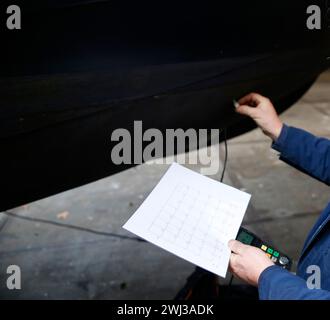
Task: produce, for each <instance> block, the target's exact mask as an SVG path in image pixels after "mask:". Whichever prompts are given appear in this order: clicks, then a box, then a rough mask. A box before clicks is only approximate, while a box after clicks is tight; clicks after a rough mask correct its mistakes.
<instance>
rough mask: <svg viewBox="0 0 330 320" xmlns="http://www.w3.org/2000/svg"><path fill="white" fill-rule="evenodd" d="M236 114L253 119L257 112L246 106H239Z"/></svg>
mask: <svg viewBox="0 0 330 320" xmlns="http://www.w3.org/2000/svg"><path fill="white" fill-rule="evenodd" d="M236 112H237V113H239V114H243V115H245V116H248V117H251V118H253V117H255V116H256V114H257V112H258V110H256V108H252V107H250V106H247V105H241V106H239V107H238V108H236Z"/></svg>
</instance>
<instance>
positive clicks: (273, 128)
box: [236, 93, 283, 141]
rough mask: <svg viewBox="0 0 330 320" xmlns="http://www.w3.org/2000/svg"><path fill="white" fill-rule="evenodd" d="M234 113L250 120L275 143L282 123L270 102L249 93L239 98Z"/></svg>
mask: <svg viewBox="0 0 330 320" xmlns="http://www.w3.org/2000/svg"><path fill="white" fill-rule="evenodd" d="M238 103H239V106H238V107H237V108H236V111H237V112H238V113H240V114H243V115H246V116H248V117H250V118H252V119H253V120H254V121H255V122H256V123H257V125H258V126H259V127H260V128H261V130H262V131H263V132H264V134H266V135H267V136H268V137H270V138H271V139H272V140H273V141H276V140H277V139H278V137H279V136H280V134H281V131H282V128H283V123H282V121H281V120H280V118H279V117H278V115H277V113H276V110H275V108H274V106H273V104H272V102H271V101H270V100H269V99H268V98H266V97H263V96H261V95H260V94H257V93H250V94H248V95H247V96H245V97H243V98H241V99H240V100H239V101H238Z"/></svg>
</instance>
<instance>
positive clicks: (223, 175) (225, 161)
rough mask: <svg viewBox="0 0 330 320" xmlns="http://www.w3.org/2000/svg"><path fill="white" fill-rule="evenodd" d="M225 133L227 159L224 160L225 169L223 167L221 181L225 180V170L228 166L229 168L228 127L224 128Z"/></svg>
mask: <svg viewBox="0 0 330 320" xmlns="http://www.w3.org/2000/svg"><path fill="white" fill-rule="evenodd" d="M223 135H224V142H225V160H224V163H223V169H222V174H221V178H220V182H223V179H224V177H225V172H226V168H227V161H228V143H227V128H224V129H223Z"/></svg>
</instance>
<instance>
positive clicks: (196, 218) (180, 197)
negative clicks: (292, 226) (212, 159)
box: [123, 163, 251, 277]
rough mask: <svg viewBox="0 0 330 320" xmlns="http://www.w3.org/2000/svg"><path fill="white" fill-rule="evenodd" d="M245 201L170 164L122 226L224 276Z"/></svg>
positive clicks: (232, 190) (246, 197)
mask: <svg viewBox="0 0 330 320" xmlns="http://www.w3.org/2000/svg"><path fill="white" fill-rule="evenodd" d="M250 198H251V196H250V195H249V194H247V193H245V192H242V191H240V190H237V189H235V188H232V187H229V186H227V185H225V184H223V183H220V182H218V181H215V180H213V179H210V178H208V177H205V176H203V175H200V174H198V173H196V172H194V171H191V170H189V169H187V168H185V167H183V166H181V165H179V164H176V163H174V164H173V165H172V166H171V167H170V168H169V169H168V171H167V172H166V174H165V175H164V176H163V178H162V179H161V180H160V182H159V183H158V185H157V186H156V187H155V189H154V190H153V191H152V192H151V193H150V195H149V196H148V198H147V199H146V200H145V201H144V202H143V203H142V205H141V206H140V208H139V209H138V210H137V211H136V212H135V214H134V215H133V216H132V217H131V218H130V219H129V220H128V221H127V223H126V224H125V225H124V226H123V228H125V229H126V230H128V231H130V232H132V233H134V234H136V235H138V236H140V237H141V238H144V239H146V240H147V241H150V242H151V243H153V244H155V245H157V246H159V247H161V248H163V249H165V250H167V251H169V252H171V253H173V254H175V255H177V256H179V257H181V258H183V259H185V260H188V261H190V262H192V263H193V264H195V265H197V266H200V267H201V268H203V269H206V270H208V271H211V272H213V273H215V274H217V275H219V276H221V277H225V276H226V273H227V269H228V263H229V257H230V250H229V248H228V242H229V240H231V239H235V238H236V235H237V233H238V230H239V227H240V225H241V223H242V220H243V217H244V214H245V211H246V208H247V206H248V203H249V201H250Z"/></svg>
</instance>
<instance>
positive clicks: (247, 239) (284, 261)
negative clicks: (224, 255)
mask: <svg viewBox="0 0 330 320" xmlns="http://www.w3.org/2000/svg"><path fill="white" fill-rule="evenodd" d="M236 240H238V241H240V242H242V243H244V244H246V245H250V246H253V247H257V248H260V249H261V250H262V251H264V252H265V254H266V255H267V256H268V257H269V259H271V260H272V261H273V262H274V263H275V264H276V265H278V266H280V267H282V268H284V269H287V270H290V269H291V266H292V260H291V259H290V258H289V257H288V256H287V255H285V254H283V253H282V252H280V251H279V250H276V249H275V248H274V247H272V246H270V245H268V244H267V243H265V242H263V241H262V240H261V239H260V238H258V237H257V236H256V235H255V234H253V233H252V232H250V231H248V230H246V229H245V228H242V227H241V228H240V229H239V231H238V235H237V237H236Z"/></svg>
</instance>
